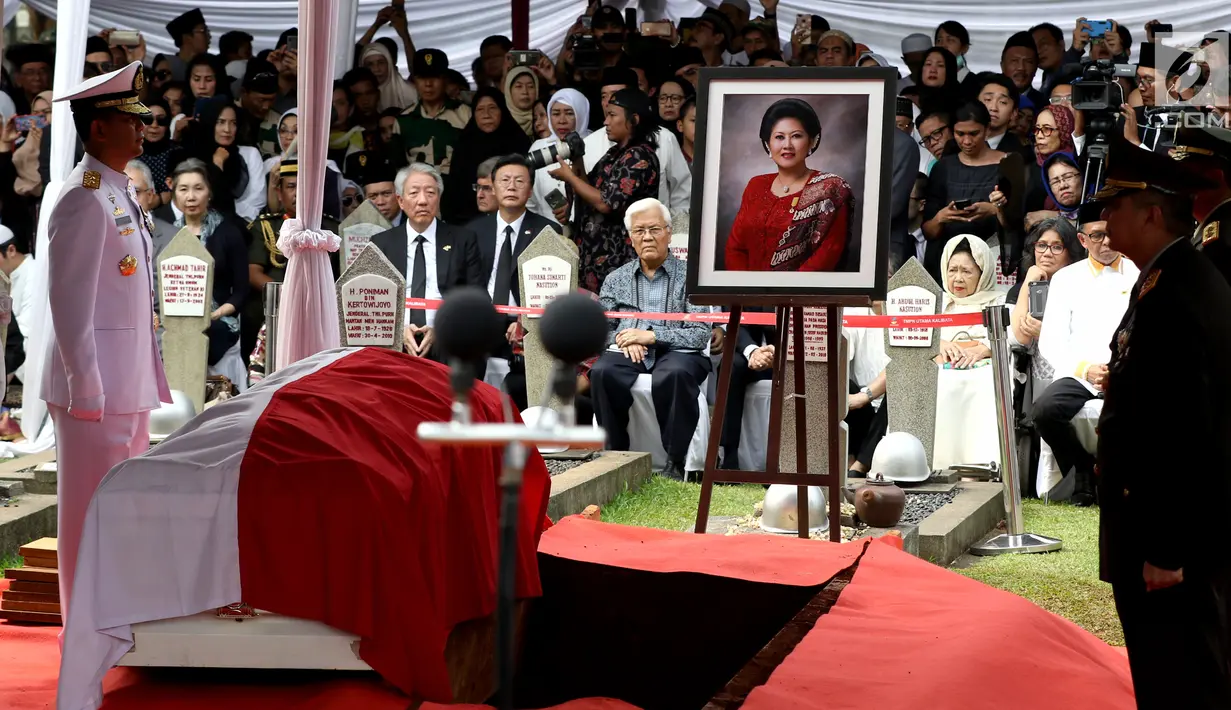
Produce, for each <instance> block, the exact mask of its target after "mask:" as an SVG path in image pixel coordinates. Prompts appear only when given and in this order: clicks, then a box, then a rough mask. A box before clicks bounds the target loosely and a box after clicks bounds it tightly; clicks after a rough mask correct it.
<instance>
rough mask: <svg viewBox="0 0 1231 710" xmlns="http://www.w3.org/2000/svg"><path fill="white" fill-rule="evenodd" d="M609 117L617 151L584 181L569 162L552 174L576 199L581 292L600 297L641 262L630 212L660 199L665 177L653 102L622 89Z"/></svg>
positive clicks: (609, 107) (610, 106)
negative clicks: (626, 268) (624, 269)
mask: <svg viewBox="0 0 1231 710" xmlns="http://www.w3.org/2000/svg"><path fill="white" fill-rule="evenodd" d="M605 113H606V116H607V118H606V121H605V124H606V128H607V137H608V138H609V139H610V140H612V141H614V142H615V145H614V146H612V147H611V149H610V150H608V151H607V152H606V153H605V154H604V155H603V156H602V158H600V159H599V161H598V163H597V164H596V165H595V166H594V169H593V170H591V171H590V173H589V174H588V175H584V174H583V173H581V171H580V169H579V168H578V167H575V166H574V165H573V164H572V163H569V162H566V163H561V164H560V167H558V168H556V169H555V170H552V171H551V173H550V175H551V176H552V177H554V178H556V179H558V180H560V181H562V182H564V183H565V184H566V185H567V186H568V188H569V190H570V192H572V193H573V194H574V195H576V208H577V212H576V216H575V219H574V223H575V225H576V227H577V233H578V234H577V236H576V237H575V239H576V240H577V242H578V247H579V251H580V257H581V263H580V270H579V279H578V286H579V287H580V288H584V289H586V290H589V291H594V292H596V293H598V292H600V287H601V286H602V283H603V280H604V279H605V278H607V274H610V273H611V272H612V271H615V270H616V269H617V268H619V267H620V266H622V265H624V264H626V263H628V262H629V261H632V260H633V259H635V258H636V252H635V251H634V250H633V246H632V242H631V241H630V240H629V237H628V230H627V229H626V228H625V226H624V211H625V210H626V209H628V206H629V205H631V204H633V203H634V202H636V201H638V200H641V199H644V198H647V197H657V196H658V181H659V175H660V173H659V164H658V155H657V154H656V153H655V152H654V148H655V147H656V146H657V141H656V139H655V135H656V134H657V133H659V131H658V124H657V122H656V121H655V120H654V115H655V113H654V108H653V106H651V105H650V99H649V97H647V96H646V95H645V94H643V93H641V92H640V91H638V90H637V89H621V90H619V91H617V92H616V93H615V94H614V95H612V96H611V98H610V99H609V100H608V101H607V107H606V110H605Z"/></svg>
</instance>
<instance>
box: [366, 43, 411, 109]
mask: <svg viewBox="0 0 1231 710" xmlns="http://www.w3.org/2000/svg"><path fill="white" fill-rule="evenodd" d="M375 54H379V55H380V56H382V57H384V58H385V61H386V62H388V64H389V76H388V77H387V78H386V79H385V83H383V84H381V85H380V86H379V87H377V88H378V89H379V90H380V110H381V111H384V110H385V109H387V108H401V109H406V108H413V107H415V106H417V105H418V104H419V92H418V91H415V87H414V85H413V84H411V83H410V82H409V81H406V79H404V78H402V75H401V74H399V73H398V65H397V64H395V63H394V62H393V55H392V54H389V50H388V49H385V47H384V45H382V44H381V43H380V42H372V43H370V44H368V46H366V47H364V48H363V54H362V55H360V57H359V64H360V65H361V66H362V65H363V60H365V59H367V58H368V57H370V56H372V55H375Z"/></svg>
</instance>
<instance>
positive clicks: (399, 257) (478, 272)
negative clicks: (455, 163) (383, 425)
mask: <svg viewBox="0 0 1231 710" xmlns="http://www.w3.org/2000/svg"><path fill="white" fill-rule="evenodd" d="M394 187H395V188H396V189H397V191H398V204H399V205H400V206H401V208H402V212H403V214H405V215H406V219H405V220H403V222H402V224H400V225H398V226H396V227H394V228H393V229H389V230H386V231H384V232H381V233H380V234H377V235H376V236H374V237H372V243H373V244H375V245H376V247H377V248H378V249H380V250H381V251H382V252H384V254H385V256H386V257H388V258H389V261H391V262H393V265H394V266H396V267H397V268H398V271H401V272H402V276H403V277H404V278H405V279H406V296H407V298H426V299H440V298H442V297H444V296H445V295H447V294H448V293H449V291H450V290H451V289H453V288H456V287H458V286H478V287H480V288H482V287H484V286H486V285H487V279H486V278H485V276H484V274H483V259H482V256H481V255H480V253H479V244H478V239H477V238H476V237H475V235H474V232H471V231H470V230H469V229H465V228H462V227H454V226H453V225H449V224H445V223H444V222H441V221H440V220H439V219H437V217H436V215H437V214H439V213H440V195H441V193H442V192H444V179H443V178H442V177H441V175H440V171H439V170H437V169H436V168H434V167H432V166H431V165H427V164H425V163H413V164H411V165H409V166H407V167H405V168H402V169H401V170H400V171H398V174H397V178H396V179H395V180H394ZM435 318H436V311H435V310H420V309H414V310H411V309H407V310H406V336H405V340H404V343H403V348H404V349H405V351H406V352H408V353H410V354H411V355H414V356H416V357H427V358H430V359H432V360H435V361H437V362H447V361H448V356H447V354H446V353H443V352H441V351H440V348H438V347H436V338H435V334H434V333H433V332H432V322H433V321H434V320H435ZM480 377H481V374H480Z"/></svg>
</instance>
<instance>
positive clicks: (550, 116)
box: [527, 89, 590, 224]
mask: <svg viewBox="0 0 1231 710" xmlns="http://www.w3.org/2000/svg"><path fill="white" fill-rule="evenodd" d="M547 124H548V126H549V127H550V128H551V136H549V137H547V138H540V139H539V140H537V141H535V142H534V143H532V144H531V145H530V153H531V154H535V153H537V152H539V151H542V150H544V149H547V150H548V151H549V152H550V149H551V148H552V146H556V145H558V144H559V143H563V142H565V141H566V140H567V138H568V136H569V134H571V133H576V134H577V137H578V138H582V139H584V138H585V137H586V136H588V135H590V129H589V127H588V126H589V125H590V100H589V99H587V98H586V97H585V95H584V94H582V93H581V92H580V91H578V90H576V89H560V90H559V91H557V92H556V93H554V94H552V96H551V100H550V101H548V102H547ZM583 149H584V145H583ZM555 166H556V163H554V162H553V163H550V164H547V165H544V166H543V167H540V168H538V169H537V170H535V171H534V189H533V191H532V192H531V194H530V202H529V203H528V205H527V206H528V207H529V209H530V211H531V212H535V213H537V214H541V215H555V218H556V221H557V222H559V223H561V224H563V223H565V222H567V221H568V220H569V218H570V217H571V216H572V215H570V214H569V212H568V207H569V205H568V201H567V199H566V198H565V191H566V189H567V187H566V186H565V184H564V183H563V182H560V181H559V180H557V179H556V178H554V177H552V176H551V171H552V170H553V169H554V168H555Z"/></svg>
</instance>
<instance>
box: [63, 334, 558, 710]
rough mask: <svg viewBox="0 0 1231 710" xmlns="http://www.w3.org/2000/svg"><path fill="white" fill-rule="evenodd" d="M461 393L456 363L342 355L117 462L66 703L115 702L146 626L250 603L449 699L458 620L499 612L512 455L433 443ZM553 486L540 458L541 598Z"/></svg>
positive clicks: (388, 354) (90, 557) (531, 526)
mask: <svg viewBox="0 0 1231 710" xmlns="http://www.w3.org/2000/svg"><path fill="white" fill-rule="evenodd" d="M500 396H501V395H500V393H499V392H498V391H497V390H495V389H494V388H492V387H490V386H488V385H485V384H482V383H476V386H475V390H474V392H473V395H472V398H471V404H472V409H473V419H474V421H476V422H496V421H502V420H503V414H502V411H503V408H502V406H501V403H500ZM451 405H452V392H451V389H450V385H449V371H448V369H447V368H445V367H444V366H442V365H439V364H437V363H434V362H430V361H427V360H424V359H421V358H412V357H410V356H408V355H403V354H401V353H395V352H392V351H389V350H385V349H379V348H360V349H339V350H330V351H326V352H323V353H320V354H317V355H315V356H313V357H310V358H306V359H304V360H302V361H300V362H298V363H295V364H293V365H291V366H290V367H287V368H285V369H283V370H281V371H279V372H277V373H275V374H274V375H273V376H271V377H269V378H267V379H266V380H264V381H262V382H261V383H260V384H259V385H257V386H256V387H253V388H252V389H250V390H249V391H248V392H247V393H245V394H244V395H242V396H240V397H237V398H235V399H232V400H228V401H226V402H222V403H220V404H218V405H217V406H214V407H211V408H210V409H208V410H206V411H205V412H204V413H202V414H201V415H200V416H198V417H197V418H195V419H194V420H192V422H190V423H189V424H187V425H185V426H184V427H183V428H182V429H180V430H179V431H177V432H176V433H175V434H173V435H172V436H171V437H169V438H167V439H166V441H164V442H163V443H162V444H159V445H158V446H157V447H156V448H154V449H152V450H150V451H149V452H147V453H146V454H144V455H142V456H139V457H137V458H134V459H130V460H128V461H126V462H124V463H122V464H120V465H119V466H116V467H115V468H114V469H112V470H111V472H110V473H109V474H108V475H107V477H106V478H105V479H104V480H103V482H102V484H101V485H100V486H99V489H98V492H97V493H96V494H95V496H94V499H93V501H92V502H91V504H90V510H89V513H88V515H87V519H86V524H85V528H84V531H85V532H84V534H83V537H82V542H81V551H80V560H79V563H78V567H77V575H76V580H75V582H74V587H73V599H74V603H73V604H72V605H71V607H72V608H71V609H70V610H69V619H68V620H67V625H66V628H65V637H64V655H63V658H62V661H61V672H60V685H59V697H58V700H57V707H58V708H60V709H61V710H85V709H89V710H93V709H94V708H97V707H98V706H99V704H100V703H101V701H102V697H101V682H102V678H103V675H104V674H105V673H106V672H107V670H108V669H109V668H111V667H112V666H113V665H115V664H116V662H117V661H119V659H120V658H121V657H122V656H123V655H124V654H125V653H127V652H128V651H129V649H130V648H131V646H132V630H131V628H130V627H131V625H132V624H137V623H142V622H147V621H156V620H160V619H174V618H179V617H184V616H190V615H193V614H198V613H200V612H203V611H208V610H212V609H216V608H217V607H221V606H225V605H228V604H232V603H234V602H237V601H241V600H242V601H244V602H247V603H248V604H251V605H252V606H253V607H255V608H257V609H263V610H268V611H271V612H274V613H278V614H284V615H287V616H293V617H297V618H301V619H309V620H313V621H319V622H322V623H324V624H327V625H329V626H331V627H333V628H336V629H339V630H341V631H344V632H347V633H351V634H354V635H356V636H358V637H360V639H361V642H360V649H359V655H360V657H361V658H362V659H363V660H364V661H365V662H366V663H368V665H370V666H371V667H372V668H373V669H375V670H376V671H378V672H380V673H381V674H382V675H383V676H384V677H385V678H386V679H387V680H388V681H390V682H391V683H393V684H394V685H396V686H397V687H398V688H400V689H401V690H403V691H404V692H406V693H408V694H411V693H413V694H415V695H417V696H419V697H422V698H425V699H428V700H436V701H442V702H448V701H449V700H450V699H451V698H450V687H449V677H448V673H447V670H446V668H445V662H444V648H445V642H446V639H447V637H448V634H449V631H450V630H451V629H452V627H453V626H454V625H456V624H458V623H460V622H462V621H466V620H468V619H474V618H480V617H484V616H487V615H489V614H491V613H492V612H493V610H494V605H495V572H496V555H497V547H498V546H497V527H498V525H497V523H498V503H499V487H498V484H497V481H498V478H499V473H500V457H501V452H500V451H499V450H498V449H495V448H493V449H474V448H466V449H460V448H444V447H441V446H438V445H435V444H425V443H423V442H420V441H419V440H418V438H417V437H416V435H415V431H416V428H417V427H418V425H419V423H420V422H423V421H444V420H447V419H448V418H449V416H450V412H451ZM549 493H550V482H549V478H548V474H547V468H546V466H545V465H544V463H543V460H542V458H540V457H539V456H538V454H537V453H532V454H531V458H530V461H529V463H528V465H527V469H526V476H525V488H524V492H523V498H522V510H521V516H520V523H519V524H520V537H519V540H520V544H519V547H518V550H517V555H518V571H517V583H518V589H517V591H518V595H519V596H520V597H533V596H537V595H539V593H540V587H539V577H538V567H537V564H536V553H535V550H536V547H537V543H538V536H539V533H540V532H541V530H542V522H543V520H544V517H545V514H546V509H547V498H548V495H549ZM337 560H347V565H346V572H345V574H338V573H336V571H335V570H336V567H334V566H333V565H331V564H330V562H331V561H337ZM218 623H220V624H226V623H235V622H233V621H223V620H219V622H218Z"/></svg>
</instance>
